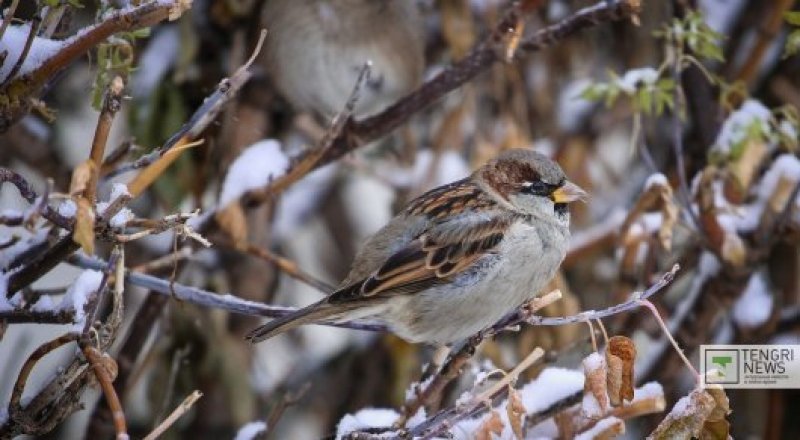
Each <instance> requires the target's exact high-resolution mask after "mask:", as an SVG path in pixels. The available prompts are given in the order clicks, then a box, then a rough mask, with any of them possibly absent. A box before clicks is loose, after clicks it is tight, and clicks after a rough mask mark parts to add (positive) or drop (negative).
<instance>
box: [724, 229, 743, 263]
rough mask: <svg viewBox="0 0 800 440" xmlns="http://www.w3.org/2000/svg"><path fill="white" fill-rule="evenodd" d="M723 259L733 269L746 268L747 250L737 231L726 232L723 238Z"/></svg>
mask: <svg viewBox="0 0 800 440" xmlns="http://www.w3.org/2000/svg"><path fill="white" fill-rule="evenodd" d="M721 253H722V259H723V260H724V261H725V262H726V263H729V264H730V265H732V266H733V267H742V266H744V263H745V261H746V260H747V248H745V245H744V241H742V238H741V237H739V234H738V233H736V232H735V231H725V233H724V235H723V238H722V249H721Z"/></svg>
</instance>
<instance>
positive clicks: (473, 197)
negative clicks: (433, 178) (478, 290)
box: [327, 179, 518, 304]
mask: <svg viewBox="0 0 800 440" xmlns="http://www.w3.org/2000/svg"><path fill="white" fill-rule="evenodd" d="M477 209H479V211H476V210H477ZM478 212H480V214H478ZM403 215H421V216H425V217H426V218H427V219H428V227H426V228H424V229H423V231H422V232H421V233H420V234H419V235H418V236H416V237H415V238H414V239H412V240H411V241H410V242H409V243H407V244H406V245H405V246H403V247H402V248H401V249H399V250H397V251H395V252H393V253H392V254H390V255H389V256H388V257H387V258H386V259H385V260H384V261H383V263H382V264H381V265H380V266H379V267H378V268H377V269H376V270H374V271H373V272H372V273H370V274H369V275H368V276H366V277H365V278H362V279H360V280H357V281H355V282H353V283H351V284H349V285H347V286H345V287H344V288H342V289H340V290H338V291H336V292H334V293H333V294H331V295H330V296H329V297H328V299H327V302H328V303H331V304H341V303H345V302H349V301H353V300H364V299H377V297H379V296H394V295H400V294H412V293H416V292H419V291H421V290H425V289H427V288H429V287H432V286H434V285H436V284H440V283H444V282H447V281H449V280H450V279H452V278H453V277H455V276H456V275H458V274H459V273H461V272H463V271H464V270H466V269H468V268H469V267H470V266H472V264H473V263H475V262H476V261H477V260H478V259H480V258H481V257H482V256H484V255H487V254H489V253H491V252H493V251H494V250H495V249H496V248H497V246H498V245H499V244H500V242H501V241H502V240H503V237H504V236H505V233H506V232H507V231H508V229H509V228H510V227H511V225H512V224H513V223H514V222H515V221H517V220H518V216H517V215H516V214H514V213H511V212H509V211H508V210H503V209H500V207H499V206H497V203H496V202H494V201H493V200H492V199H491V197H489V196H487V195H486V194H485V193H484V192H483V191H481V190H480V188H478V187H477V186H476V185H475V184H474V183H473V182H471V181H470V180H468V179H465V180H463V181H458V182H455V183H453V184H450V185H448V186H445V187H440V188H437V189H435V190H433V191H431V192H428V193H426V194H423V195H422V196H420V197H419V198H418V199H416V200H415V201H413V202H412V203H411V204H410V205H409V207H408V208H407V209H406V211H405V212H404V213H403Z"/></svg>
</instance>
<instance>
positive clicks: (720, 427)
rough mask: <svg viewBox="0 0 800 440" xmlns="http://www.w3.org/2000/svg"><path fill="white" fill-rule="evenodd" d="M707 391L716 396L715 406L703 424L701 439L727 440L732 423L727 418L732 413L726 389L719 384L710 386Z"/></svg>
mask: <svg viewBox="0 0 800 440" xmlns="http://www.w3.org/2000/svg"><path fill="white" fill-rule="evenodd" d="M706 392H707V393H708V394H709V395H710V396H711V397H713V398H714V402H715V406H714V409H713V410H712V411H711V414H709V415H708V418H707V419H706V423H705V424H703V432H701V433H700V440H727V438H728V434H729V432H730V428H731V425H730V423H728V421H727V420H726V419H725V418H726V417H727V416H728V414H730V413H731V407H730V402H729V401H728V396H727V395H726V394H725V390H723V389H722V387H719V386H709V387H707V388H706Z"/></svg>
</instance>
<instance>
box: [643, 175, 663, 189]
mask: <svg viewBox="0 0 800 440" xmlns="http://www.w3.org/2000/svg"><path fill="white" fill-rule="evenodd" d="M654 185H658V186H667V187H668V186H669V181H668V180H667V176H665V175H663V174H661V173H655V174H652V175H650V177H648V178H647V180H646V181H645V182H644V190H645V191H647V190H648V189H650V187H652V186H654Z"/></svg>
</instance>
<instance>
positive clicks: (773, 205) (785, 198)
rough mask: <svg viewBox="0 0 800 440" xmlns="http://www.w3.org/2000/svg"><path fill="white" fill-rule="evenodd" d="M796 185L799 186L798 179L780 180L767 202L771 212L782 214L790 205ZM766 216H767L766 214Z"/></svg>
mask: <svg viewBox="0 0 800 440" xmlns="http://www.w3.org/2000/svg"><path fill="white" fill-rule="evenodd" d="M795 185H797V179H796V177H795V178H791V177H788V176H786V175H783V176H781V178H780V180H778V184H777V185H775V191H773V192H772V195H770V197H769V200H767V205H768V206H769V210H770V211H772V212H773V213H775V214H780V213H782V212H783V210H784V209H786V206H787V205H788V204H789V198H791V196H792V192H794V187H795ZM764 215H766V212H765V213H764Z"/></svg>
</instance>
